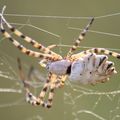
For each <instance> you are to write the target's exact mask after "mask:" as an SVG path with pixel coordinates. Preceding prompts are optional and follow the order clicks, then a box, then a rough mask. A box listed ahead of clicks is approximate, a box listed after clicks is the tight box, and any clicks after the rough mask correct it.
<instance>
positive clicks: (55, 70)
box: [0, 7, 120, 108]
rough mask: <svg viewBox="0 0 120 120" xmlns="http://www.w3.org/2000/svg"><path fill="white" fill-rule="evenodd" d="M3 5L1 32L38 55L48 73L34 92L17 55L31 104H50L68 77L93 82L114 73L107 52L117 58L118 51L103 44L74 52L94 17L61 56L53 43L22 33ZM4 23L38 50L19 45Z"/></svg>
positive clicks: (81, 81) (107, 77) (31, 54)
mask: <svg viewBox="0 0 120 120" xmlns="http://www.w3.org/2000/svg"><path fill="white" fill-rule="evenodd" d="M4 10H5V7H4V8H3V10H2V12H1V14H0V15H1V23H0V28H1V33H2V34H3V35H4V37H5V38H7V39H8V40H9V41H10V42H12V44H13V45H14V46H15V47H16V48H18V49H19V50H20V51H21V52H22V53H24V54H26V55H28V56H33V57H36V58H39V59H40V63H39V64H40V65H41V66H42V67H45V68H46V69H47V71H48V77H47V79H46V82H45V84H44V86H43V88H42V90H41V92H40V94H39V95H38V97H36V96H34V95H33V94H32V93H31V92H30V90H29V87H30V86H29V84H28V83H27V82H26V78H25V75H24V72H23V70H22V66H21V61H20V59H18V68H19V73H20V79H21V80H22V82H23V85H24V88H25V91H26V100H27V102H28V103H30V104H32V105H41V106H43V107H45V108H51V106H52V102H53V96H54V91H55V89H56V88H61V87H63V86H64V83H65V80H66V79H67V77H69V79H70V80H71V81H75V82H80V83H82V84H92V85H94V84H96V83H104V82H107V81H108V80H109V78H110V77H111V76H112V75H113V74H115V73H116V70H115V67H114V63H113V62H111V61H108V57H107V55H110V56H113V57H115V58H118V59H120V54H119V53H116V52H113V51H109V50H107V49H105V48H92V49H88V50H85V51H82V52H80V53H76V54H73V52H74V51H75V50H76V49H77V48H78V46H79V45H80V42H81V41H82V40H83V39H84V37H85V35H86V32H87V31H88V29H89V27H90V26H91V25H92V23H93V21H94V18H92V19H91V20H90V22H89V23H88V24H87V25H86V27H85V28H84V29H83V31H82V32H81V33H80V35H79V37H78V39H77V40H76V41H75V43H74V45H73V46H72V47H71V48H70V49H69V51H68V53H67V55H66V56H65V57H62V56H61V55H59V54H57V53H55V52H53V51H52V50H51V49H52V48H53V47H55V46H56V45H50V46H48V47H45V46H43V45H42V44H40V43H38V42H37V41H35V40H33V39H32V38H30V37H28V36H26V35H24V34H23V33H22V32H20V31H19V30H17V29H16V28H15V27H13V26H11V25H10V24H9V23H8V22H7V21H6V19H5V18H4V16H3V13H4ZM3 23H5V24H6V26H7V27H8V28H9V30H10V31H11V32H12V33H13V34H15V35H16V36H18V37H20V38H21V39H23V40H24V41H26V42H28V43H30V44H31V45H32V46H33V47H35V48H37V49H39V50H40V51H41V52H36V51H32V50H30V49H27V48H26V47H24V46H23V45H21V44H20V43H19V42H18V41H16V40H15V39H14V38H12V36H11V34H9V32H7V31H6V30H5V28H4V26H3ZM48 90H49V93H48V100H47V101H45V95H46V93H47V92H48Z"/></svg>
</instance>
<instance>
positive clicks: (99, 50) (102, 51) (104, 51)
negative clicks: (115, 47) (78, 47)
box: [71, 48, 120, 61]
mask: <svg viewBox="0 0 120 120" xmlns="http://www.w3.org/2000/svg"><path fill="white" fill-rule="evenodd" d="M88 53H96V54H106V55H110V56H113V57H115V58H118V59H120V53H117V52H113V51H110V50H107V49H105V48H92V49H88V50H85V51H83V52H80V53H77V54H74V55H72V56H71V59H72V61H74V60H76V59H79V58H80V57H82V56H84V55H86V54H88Z"/></svg>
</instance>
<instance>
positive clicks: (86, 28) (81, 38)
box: [67, 18, 94, 57]
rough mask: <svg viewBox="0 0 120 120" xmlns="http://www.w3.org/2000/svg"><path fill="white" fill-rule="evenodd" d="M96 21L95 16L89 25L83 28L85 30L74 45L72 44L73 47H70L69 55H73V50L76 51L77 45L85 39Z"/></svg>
mask: <svg viewBox="0 0 120 120" xmlns="http://www.w3.org/2000/svg"><path fill="white" fill-rule="evenodd" d="M93 21H94V18H92V19H91V20H90V22H89V23H88V25H87V26H86V27H85V28H84V29H83V31H82V32H81V33H80V35H79V37H78V39H77V40H76V41H75V43H74V45H73V46H72V48H70V50H69V52H68V54H67V57H69V56H71V55H72V53H73V51H75V50H76V49H77V47H78V46H79V44H80V42H81V41H82V40H83V39H84V37H85V35H86V32H87V31H88V29H89V27H90V26H91V25H92V23H93Z"/></svg>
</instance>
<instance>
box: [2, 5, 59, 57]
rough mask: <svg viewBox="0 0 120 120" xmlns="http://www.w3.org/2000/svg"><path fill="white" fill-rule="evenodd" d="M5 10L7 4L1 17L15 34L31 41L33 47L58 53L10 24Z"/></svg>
mask: <svg viewBox="0 0 120 120" xmlns="http://www.w3.org/2000/svg"><path fill="white" fill-rule="evenodd" d="M4 10H5V6H4V7H3V10H2V14H1V18H2V20H3V21H4V22H5V24H6V25H7V26H8V28H9V29H10V31H11V32H13V33H14V34H15V35H17V36H18V37H20V38H22V39H24V40H25V41H26V42H28V43H30V44H31V45H32V46H33V47H35V48H37V49H40V50H41V51H43V52H44V53H47V54H54V55H58V54H56V53H55V52H53V51H51V50H50V49H49V47H48V48H46V47H44V46H43V45H42V44H40V43H38V42H37V41H35V40H33V39H32V38H30V37H29V36H27V35H24V34H23V33H22V32H20V31H19V30H18V29H16V28H15V27H13V26H12V25H10V24H9V23H8V22H7V20H6V19H5V18H4V16H3V12H4ZM58 56H59V55H58Z"/></svg>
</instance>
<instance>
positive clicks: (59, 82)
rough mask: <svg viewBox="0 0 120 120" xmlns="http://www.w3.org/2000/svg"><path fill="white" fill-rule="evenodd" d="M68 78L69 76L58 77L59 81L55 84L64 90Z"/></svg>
mask: <svg viewBox="0 0 120 120" xmlns="http://www.w3.org/2000/svg"><path fill="white" fill-rule="evenodd" d="M66 78H67V75H63V76H58V77H57V81H56V83H55V84H56V88H62V87H64V84H65V80H66Z"/></svg>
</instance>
